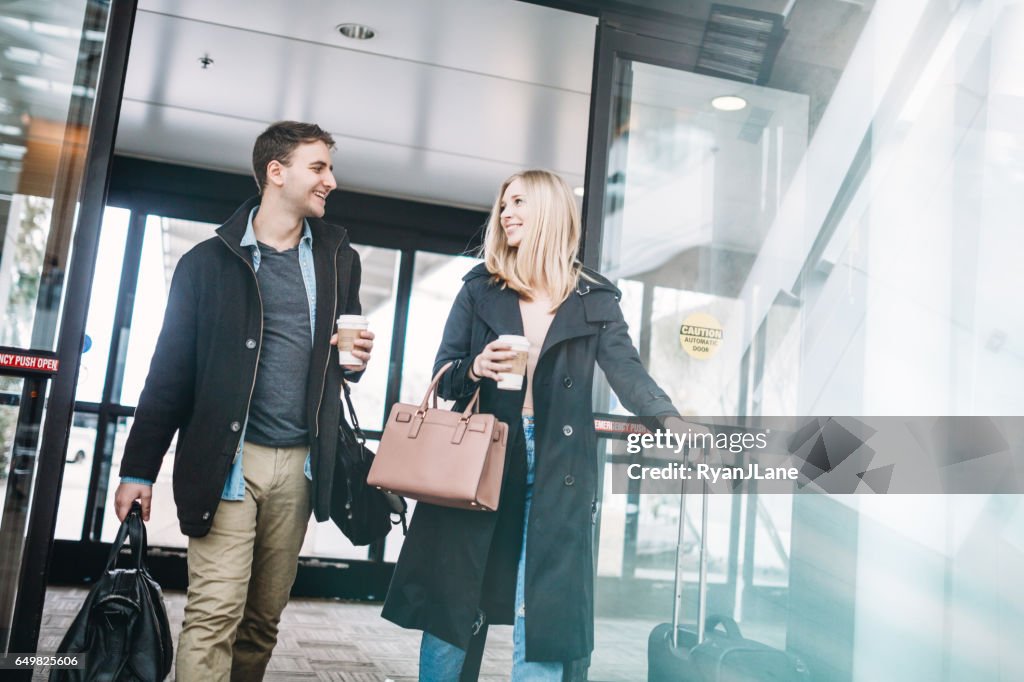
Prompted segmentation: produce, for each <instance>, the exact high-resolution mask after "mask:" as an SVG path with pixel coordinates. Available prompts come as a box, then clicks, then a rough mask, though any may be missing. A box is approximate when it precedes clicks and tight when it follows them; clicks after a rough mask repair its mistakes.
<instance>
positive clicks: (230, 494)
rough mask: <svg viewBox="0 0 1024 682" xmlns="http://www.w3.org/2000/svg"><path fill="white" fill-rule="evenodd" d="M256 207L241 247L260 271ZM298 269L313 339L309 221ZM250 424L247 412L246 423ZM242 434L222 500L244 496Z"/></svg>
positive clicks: (308, 475) (305, 225) (313, 287)
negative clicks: (255, 222) (253, 221)
mask: <svg viewBox="0 0 1024 682" xmlns="http://www.w3.org/2000/svg"><path fill="white" fill-rule="evenodd" d="M259 208H260V207H259V206H256V207H255V208H253V209H252V211H251V212H250V213H249V223H248V225H246V227H245V234H244V235H242V241H241V242H239V246H244V247H247V248H248V249H249V251H250V252H251V253H252V269H253V271H254V272H258V271H259V269H260V247H259V244H257V243H256V231H255V230H254V229H253V226H252V220H253V218H254V217H255V216H256V211H258V210H259ZM299 269H300V270H302V283H303V284H304V285H305V287H306V299H307V300H308V302H309V337H310V339H312V338H313V334H314V330H315V329H316V272H315V271H314V270H313V231H312V230H310V229H309V222H308V221H306V220H303V221H302V237H301V238H300V239H299ZM248 423H249V418H248V415H246V425H248ZM241 434H242V435H241V437H240V438H239V439H238V449H237V450H235V459H234V463H233V464H232V465H231V472H230V473H229V474H228V480H227V481H225V482H224V491H223V492H222V493H221V496H220V499H222V500H242V499H245V476H244V475H243V473H242V450H243V448H244V445H245V426H243V427H242V431H241ZM305 472H306V478H309V479H312V470H311V468H310V462H309V455H308V454H307V455H306V464H305ZM121 482H122V483H144V484H146V485H152V484H153V481H149V480H146V479H142V478H135V477H132V476H125V477H123V478H122V479H121Z"/></svg>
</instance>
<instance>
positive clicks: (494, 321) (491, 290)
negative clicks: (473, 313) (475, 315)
mask: <svg viewBox="0 0 1024 682" xmlns="http://www.w3.org/2000/svg"><path fill="white" fill-rule="evenodd" d="M477 310H478V311H479V315H480V318H481V319H482V320H483V321H484V323H485V324H486V325H487V326H488V327H490V328H491V329H493V330H494V333H495V334H497V335H498V336H501V335H502V334H516V335H518V336H522V335H523V315H522V313H521V312H519V294H517V293H516V292H514V291H512V290H511V289H509V288H508V287H505V288H502V287H500V286H498V285H496V284H491V285H490V286H489V287H487V289H486V290H485V291H484V295H483V296H481V297H480V302H479V304H478V305H477Z"/></svg>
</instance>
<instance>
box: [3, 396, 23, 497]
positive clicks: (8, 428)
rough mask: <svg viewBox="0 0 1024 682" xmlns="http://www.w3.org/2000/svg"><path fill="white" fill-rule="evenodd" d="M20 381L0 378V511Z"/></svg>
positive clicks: (10, 452) (7, 473) (16, 415)
mask: <svg viewBox="0 0 1024 682" xmlns="http://www.w3.org/2000/svg"><path fill="white" fill-rule="evenodd" d="M21 385H22V379H18V378H16V377H5V376H0V401H2V402H0V509H3V508H4V507H3V505H4V500H6V499H7V479H8V477H9V475H10V469H11V459H12V458H11V455H12V453H13V450H14V431H15V428H16V427H17V424H18V403H19V402H20V400H21Z"/></svg>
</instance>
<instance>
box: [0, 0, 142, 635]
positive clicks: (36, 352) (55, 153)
mask: <svg viewBox="0 0 1024 682" xmlns="http://www.w3.org/2000/svg"><path fill="white" fill-rule="evenodd" d="M133 13H134V3H133V2H124V1H120V2H119V1H115V2H114V3H113V5H112V4H111V3H98V2H91V1H89V0H44V1H39V2H32V3H5V4H4V5H3V8H2V9H0V33H2V35H3V39H2V42H3V49H2V51H0V74H2V77H0V320H2V321H0V509H2V517H0V652H10V653H29V652H31V651H34V647H35V643H36V636H37V633H38V623H39V613H40V611H41V608H40V607H41V603H42V595H43V589H44V579H45V575H46V568H47V563H48V557H49V545H50V541H51V539H52V538H51V535H52V532H53V527H52V523H53V518H54V514H55V513H56V499H57V494H56V490H55V489H59V485H60V474H61V471H62V469H63V459H64V456H63V453H59V452H55V451H54V452H50V451H49V450H47V449H46V444H47V443H49V444H50V445H53V444H54V443H56V442H57V441H58V440H61V438H60V437H61V436H64V438H65V439H66V434H67V432H68V427H69V422H70V420H71V417H70V413H68V414H67V415H64V416H62V414H61V409H60V406H61V405H64V404H68V405H70V400H67V401H65V400H64V399H63V394H64V393H68V392H69V391H70V390H73V386H74V377H75V375H76V373H77V369H78V357H77V356H79V355H80V354H81V353H82V352H85V351H87V350H88V349H87V348H84V347H80V346H79V345H78V341H77V340H78V339H81V338H83V336H84V333H83V328H84V307H85V306H84V301H85V299H86V298H87V297H88V288H89V285H90V282H91V276H92V274H91V273H92V265H91V262H90V260H91V254H92V253H94V249H95V243H90V238H94V237H95V235H96V232H98V224H97V225H96V226H95V228H94V229H91V230H85V233H84V236H83V234H80V230H78V227H79V226H80V225H84V224H89V223H90V222H91V218H92V216H93V215H94V214H95V212H97V211H100V210H101V207H102V203H103V197H102V194H103V192H104V184H105V180H106V168H107V163H105V162H104V160H105V159H107V160H108V159H109V156H110V155H111V154H112V146H113V145H112V141H113V130H114V126H115V123H114V122H115V121H116V108H115V109H114V110H113V114H112V115H111V116H110V117H108V119H107V120H106V121H104V122H102V123H100V124H97V125H96V126H94V119H93V113H94V110H95V109H96V108H97V101H98V100H100V99H101V97H102V95H101V93H102V92H106V91H104V90H101V88H102V87H103V86H104V85H105V86H107V90H110V89H113V90H114V92H116V93H119V91H120V83H121V81H122V80H123V73H118V72H117V66H116V64H117V61H118V60H117V58H116V53H117V52H118V51H117V50H113V51H112V52H111V51H110V50H108V48H109V47H110V45H108V41H107V38H108V33H107V30H108V18H109V17H110V16H111V15H114V14H117V15H118V16H121V17H122V18H127V21H126V22H124V21H122V22H121V23H120V24H119V26H120V27H121V29H122V30H123V36H122V37H124V38H125V40H124V41H123V42H122V43H118V44H119V45H121V46H122V47H123V48H124V47H126V46H127V39H126V37H127V34H129V33H130V30H131V29H130V26H131V17H132V16H133ZM115 42H116V41H115ZM111 65H113V71H114V73H113V74H112V78H105V81H104V83H101V82H100V73H101V71H103V70H104V69H105V68H107V69H109V68H111ZM97 148H102V149H103V154H101V155H97V154H95V150H96V149H97ZM87 161H89V162H95V163H91V165H88V164H87ZM69 397H70V396H69ZM41 445H42V446H43V448H42V450H41ZM50 450H56V448H50ZM77 455H78V451H77V450H76V451H75V452H74V453H73V456H76V457H77Z"/></svg>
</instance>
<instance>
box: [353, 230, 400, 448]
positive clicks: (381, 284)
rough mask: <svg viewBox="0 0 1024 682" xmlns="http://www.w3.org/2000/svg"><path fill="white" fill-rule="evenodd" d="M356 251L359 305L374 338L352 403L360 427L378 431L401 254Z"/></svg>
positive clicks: (376, 249)
mask: <svg viewBox="0 0 1024 682" xmlns="http://www.w3.org/2000/svg"><path fill="white" fill-rule="evenodd" d="M353 248H355V250H356V251H357V252H359V260H360V263H361V265H362V268H363V273H362V282H361V284H360V285H359V302H360V303H361V304H362V306H363V315H365V316H366V317H368V318H370V330H371V331H372V332H373V333H374V339H373V357H372V358H371V359H370V364H369V366H368V367H367V368H366V372H364V373H363V376H362V377H360V379H359V381H358V383H355V384H352V402H353V404H354V405H355V407H356V414H358V415H359V424H360V426H362V427H363V428H364V429H369V430H378V429H381V428H383V427H384V399H385V393H386V392H387V384H388V371H389V370H390V365H391V336H392V334H393V332H394V326H395V296H396V294H395V286H396V284H397V282H398V265H399V256H400V252H399V251H396V250H395V249H384V248H381V247H378V246H361V245H359V244H353Z"/></svg>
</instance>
